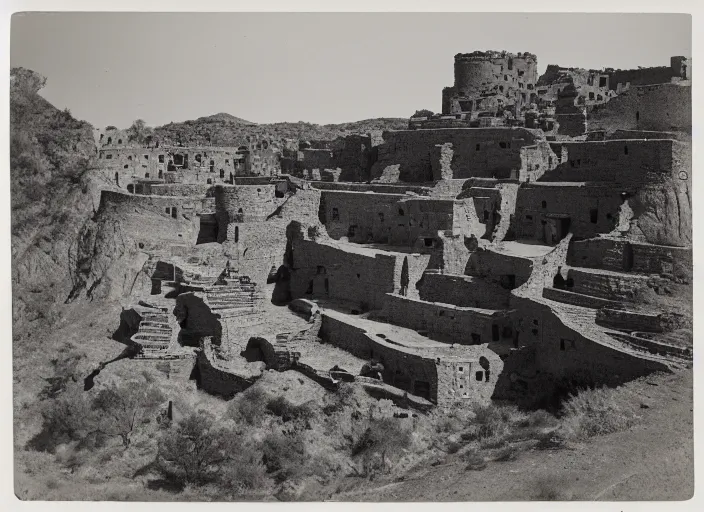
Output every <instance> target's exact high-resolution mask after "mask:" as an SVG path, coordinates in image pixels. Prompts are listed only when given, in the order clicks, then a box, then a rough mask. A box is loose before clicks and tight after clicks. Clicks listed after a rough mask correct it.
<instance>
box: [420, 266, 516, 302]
mask: <svg viewBox="0 0 704 512" xmlns="http://www.w3.org/2000/svg"><path fill="white" fill-rule="evenodd" d="M418 292H419V296H420V298H421V299H422V300H425V301H428V302H443V303H445V304H454V305H455V306H460V307H470V308H471V307H474V308H488V309H504V308H508V307H509V298H510V296H511V290H509V289H506V288H503V287H502V286H501V285H500V284H499V283H498V282H496V281H494V280H490V279H484V278H481V277H472V276H465V275H457V274H441V273H433V272H426V273H425V274H423V278H422V279H421V280H420V281H419V282H418Z"/></svg>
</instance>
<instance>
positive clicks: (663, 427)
mask: <svg viewBox="0 0 704 512" xmlns="http://www.w3.org/2000/svg"><path fill="white" fill-rule="evenodd" d="M649 382H651V383H654V384H657V385H650V384H646V383H642V384H639V386H638V387H637V388H636V389H635V394H636V396H637V399H640V400H641V401H642V402H643V403H644V404H646V405H648V406H649V407H648V408H644V409H641V412H642V418H641V420H640V421H639V422H638V424H637V425H636V426H635V427H633V428H631V429H630V430H628V431H625V432H619V433H616V434H611V435H608V436H602V437H598V438H594V439H592V440H590V441H589V442H586V443H583V444H579V445H575V446H574V448H573V449H563V450H558V451H530V452H525V453H521V455H520V456H519V458H518V459H517V460H515V461H509V462H491V463H489V465H488V467H487V468H486V469H485V470H483V471H465V469H464V464H461V463H450V464H446V465H441V466H437V467H430V468H427V469H423V470H420V471H417V472H414V473H413V474H409V475H408V476H407V478H406V480H404V481H402V482H397V483H383V482H379V483H378V484H375V483H372V484H364V487H363V488H362V487H360V488H357V489H355V490H353V491H349V492H345V493H341V494H338V495H335V496H333V497H332V499H335V500H353V501H358V500H359V501H497V500H498V501H512V500H530V499H558V500H565V499H573V500H606V501H615V500H686V499H689V498H691V496H692V494H693V492H694V470H693V467H694V453H693V440H692V436H693V430H692V426H693V413H692V390H693V388H692V371H691V370H687V371H683V372H681V373H678V374H675V375H664V376H661V377H658V378H653V379H650V380H649ZM369 485H372V486H373V487H370V486H369Z"/></svg>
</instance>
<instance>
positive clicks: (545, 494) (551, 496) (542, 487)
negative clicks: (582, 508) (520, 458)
mask: <svg viewBox="0 0 704 512" xmlns="http://www.w3.org/2000/svg"><path fill="white" fill-rule="evenodd" d="M563 487H564V482H563V481H562V480H561V479H560V478H555V477H540V478H538V479H537V480H536V482H535V484H534V486H533V488H534V489H535V491H534V492H535V494H534V495H533V499H534V500H538V501H560V500H564V499H568V497H567V496H565V494H564V492H563Z"/></svg>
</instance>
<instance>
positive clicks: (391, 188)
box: [311, 181, 432, 196]
mask: <svg viewBox="0 0 704 512" xmlns="http://www.w3.org/2000/svg"><path fill="white" fill-rule="evenodd" d="M431 185H432V184H431ZM311 186H312V187H313V188H316V189H318V190H331V191H332V190H336V191H342V190H347V191H349V192H376V193H378V194H406V193H408V192H412V193H414V194H417V195H419V196H427V195H430V192H431V187H430V186H423V185H413V184H410V183H398V184H391V183H342V182H329V181H328V182H326V181H315V182H312V183H311Z"/></svg>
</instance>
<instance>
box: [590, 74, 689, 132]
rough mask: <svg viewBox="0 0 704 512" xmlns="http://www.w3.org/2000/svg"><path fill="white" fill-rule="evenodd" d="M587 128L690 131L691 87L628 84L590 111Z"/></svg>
mask: <svg viewBox="0 0 704 512" xmlns="http://www.w3.org/2000/svg"><path fill="white" fill-rule="evenodd" d="M589 127H590V129H594V130H595V129H601V130H607V131H614V130H618V129H620V130H655V131H682V132H687V133H692V87H691V86H683V85H678V84H661V85H648V86H642V87H631V88H630V89H629V90H627V91H624V92H622V93H621V94H619V95H618V96H616V97H615V98H612V99H611V101H609V102H608V103H606V104H604V105H599V106H597V107H594V108H593V109H592V110H591V111H590V112H589Z"/></svg>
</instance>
